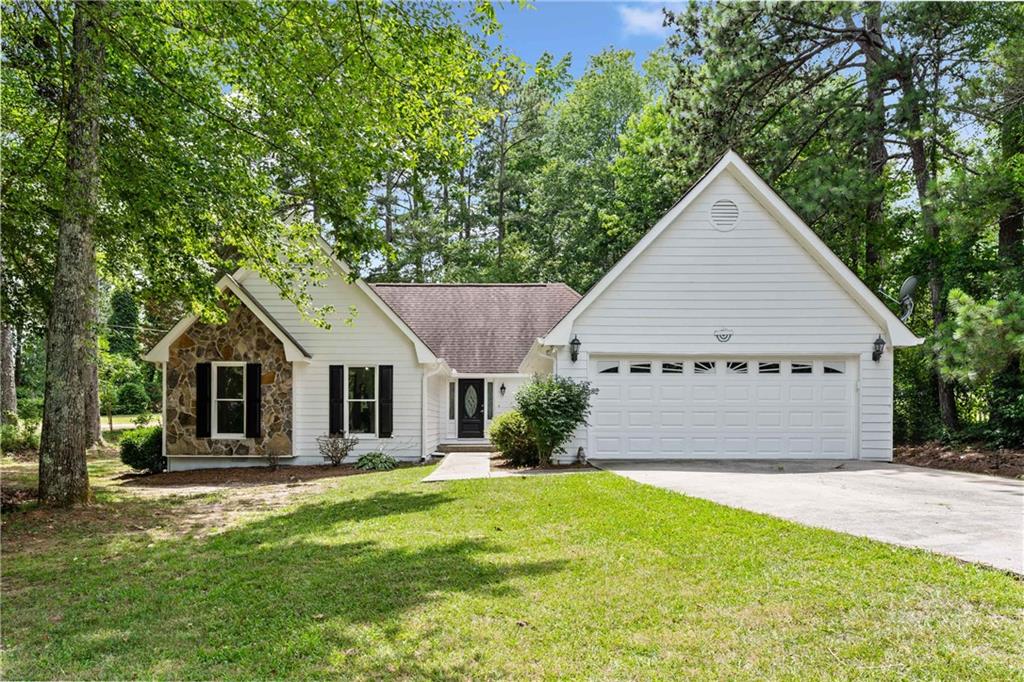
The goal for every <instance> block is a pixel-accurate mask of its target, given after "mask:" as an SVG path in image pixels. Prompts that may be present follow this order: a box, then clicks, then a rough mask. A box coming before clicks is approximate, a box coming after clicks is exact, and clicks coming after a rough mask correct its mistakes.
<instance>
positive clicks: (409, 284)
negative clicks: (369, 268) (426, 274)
mask: <svg viewBox="0 0 1024 682" xmlns="http://www.w3.org/2000/svg"><path fill="white" fill-rule="evenodd" d="M370 286H374V287H550V286H564V287H568V285H567V284H565V283H564V282H370Z"/></svg>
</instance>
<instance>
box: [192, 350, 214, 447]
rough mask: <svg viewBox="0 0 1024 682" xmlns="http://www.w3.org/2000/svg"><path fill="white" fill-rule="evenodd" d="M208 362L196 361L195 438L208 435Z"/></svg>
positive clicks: (209, 407)
mask: <svg viewBox="0 0 1024 682" xmlns="http://www.w3.org/2000/svg"><path fill="white" fill-rule="evenodd" d="M210 379H211V375H210V363H208V362H197V363H196V438H209V437H210V415H211V413H212V410H211V406H210Z"/></svg>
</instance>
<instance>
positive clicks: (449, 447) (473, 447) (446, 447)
mask: <svg viewBox="0 0 1024 682" xmlns="http://www.w3.org/2000/svg"><path fill="white" fill-rule="evenodd" d="M437 451H438V452H444V453H449V452H496V449H495V447H494V445H492V444H491V443H489V442H487V441H480V442H477V443H472V442H471V443H441V445H438V446H437Z"/></svg>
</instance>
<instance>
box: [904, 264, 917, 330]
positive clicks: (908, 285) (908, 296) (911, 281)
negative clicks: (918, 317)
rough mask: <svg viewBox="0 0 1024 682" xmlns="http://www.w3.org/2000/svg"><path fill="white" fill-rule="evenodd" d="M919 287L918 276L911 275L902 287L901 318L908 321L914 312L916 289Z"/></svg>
mask: <svg viewBox="0 0 1024 682" xmlns="http://www.w3.org/2000/svg"><path fill="white" fill-rule="evenodd" d="M915 289H917V277H915V276H914V275H911V276H910V277H907V278H906V279H905V280H904V281H903V286H901V287H900V307H901V308H902V310H901V311H900V319H901V320H903V321H904V322H906V321H907V320H909V319H910V316H911V315H913V314H914V290H915Z"/></svg>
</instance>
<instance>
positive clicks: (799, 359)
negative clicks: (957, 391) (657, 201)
mask: <svg viewBox="0 0 1024 682" xmlns="http://www.w3.org/2000/svg"><path fill="white" fill-rule="evenodd" d="M332 267H333V268H334V271H333V272H332V273H329V274H330V276H329V277H328V278H327V280H326V282H325V283H324V285H323V286H321V287H317V288H315V290H314V291H313V292H312V293H313V297H314V302H315V304H317V305H324V304H330V305H332V306H334V308H335V309H336V310H339V311H348V310H350V309H351V310H354V311H355V319H354V321H352V323H351V324H344V323H341V319H342V318H343V317H344V315H346V314H347V313H343V314H340V315H338V319H336V320H335V324H333V325H332V326H331V328H330V329H323V328H320V327H317V326H315V325H313V324H311V323H309V322H308V321H305V320H303V319H302V317H301V316H300V315H299V312H298V311H297V310H296V309H295V307H294V305H292V304H291V303H289V302H286V301H285V300H283V299H282V298H281V297H280V295H279V294H278V292H277V290H276V289H275V287H274V285H272V284H271V283H269V282H266V281H264V280H263V279H261V278H260V277H258V276H257V275H256V274H255V273H251V272H239V273H236V274H235V275H233V276H229V277H225V278H224V279H222V280H221V282H220V284H219V286H220V288H221V289H222V290H224V291H226V292H230V294H231V295H233V297H234V298H236V299H237V300H238V303H239V304H238V305H235V306H234V307H232V308H230V312H229V316H228V321H227V323H225V324H223V325H209V324H206V323H202V322H199V321H197V320H196V319H194V318H185V319H183V320H181V321H180V322H179V323H178V324H177V325H176V326H175V327H174V328H173V329H172V330H171V331H170V332H169V333H168V334H167V335H166V336H165V337H164V338H163V339H162V340H161V341H160V343H158V344H157V345H156V346H155V347H154V348H153V349H152V350H151V351H150V352H149V354H148V355H147V356H146V358H147V359H148V360H150V361H153V362H156V363H159V364H160V365H161V366H162V368H163V376H164V423H165V424H166V428H165V437H164V438H165V443H164V447H165V452H166V454H167V457H168V466H169V468H170V469H172V470H173V469H189V468H200V467H216V466H238V465H248V464H263V463H264V462H265V461H266V459H265V458H266V457H267V456H268V454H273V455H274V456H276V457H280V458H281V461H282V462H283V463H294V464H310V463H318V462H320V461H322V460H321V457H320V455H319V450H318V447H317V441H316V439H317V437H318V436H321V435H324V434H328V433H347V434H351V435H353V436H355V437H357V438H359V441H360V442H359V445H358V447H357V450H356V455H358V454H359V453H362V452H368V451H372V450H383V451H385V452H388V453H390V454H392V455H394V456H395V457H396V458H398V459H405V460H413V459H419V458H421V457H425V456H429V455H431V454H433V453H435V452H436V451H437V450H438V448H439V447H441V446H443V445H444V444H452V443H484V442H485V437H486V432H487V425H488V423H489V422H490V420H491V419H493V417H494V416H495V415H498V414H500V413H502V412H504V411H506V410H508V409H510V408H511V407H512V406H513V404H514V397H515V394H516V391H517V390H518V389H519V387H521V386H522V385H523V383H524V382H525V381H528V380H529V378H530V376H532V375H534V374H544V373H555V374H558V375H564V376H568V377H571V378H574V379H580V380H587V381H591V382H593V384H594V385H595V386H596V387H597V388H598V389H599V392H598V394H597V395H596V396H595V397H594V400H593V404H592V406H593V409H592V414H591V418H590V420H589V421H590V424H589V425H588V426H585V427H581V428H580V429H579V430H578V432H577V433H576V435H575V437H574V439H573V441H572V443H571V444H570V447H569V448H568V449H567V451H566V453H564V454H563V455H562V457H563V458H564V459H574V458H575V457H576V456H577V453H579V452H580V450H581V449H582V452H583V453H584V454H585V455H586V456H587V457H589V458H592V459H600V458H607V459H621V458H639V459H670V458H708V459H711V458H785V459H789V458H837V459H857V458H861V459H874V460H890V459H891V458H892V387H893V381H892V370H893V361H892V358H893V355H892V349H893V348H894V347H898V346H911V345H917V344H919V343H921V342H922V339H919V338H917V337H915V336H914V334H913V333H912V332H911V331H910V330H909V329H908V328H907V327H906V326H905V325H904V324H903V323H902V322H901V321H900V320H899V318H898V317H897V316H896V315H894V314H893V313H892V312H891V311H890V310H889V309H888V308H887V307H886V306H885V305H884V304H883V303H882V302H881V301H880V300H879V299H878V298H877V297H876V296H875V295H874V293H872V292H871V291H870V290H869V289H868V288H867V287H866V286H865V285H864V284H863V283H862V282H861V281H860V280H859V279H858V278H857V277H856V276H855V275H854V274H853V273H852V272H851V271H850V270H849V269H848V268H847V267H846V266H845V265H843V264H842V262H840V260H839V259H838V258H837V257H836V256H835V254H833V253H832V252H831V251H830V250H829V249H828V247H826V246H825V244H824V243H823V242H822V241H821V240H820V239H819V238H818V237H817V236H816V235H815V234H814V233H813V231H812V230H811V229H810V228H808V227H807V225H805V224H804V223H803V222H802V221H801V220H800V218H799V217H798V216H797V215H796V214H795V213H794V212H793V211H792V210H791V209H790V208H789V207H788V206H787V205H786V204H785V202H784V201H782V200H781V199H780V198H779V196H778V195H777V194H776V193H775V192H774V191H773V190H772V189H771V188H770V187H768V185H767V184H766V183H765V182H764V181H763V180H762V179H761V178H760V177H759V176H758V175H757V174H756V173H754V172H753V171H752V170H751V169H750V167H749V166H747V164H746V163H744V162H743V160H742V159H740V158H739V157H738V156H737V155H736V154H734V153H732V152H730V153H728V154H726V155H725V156H724V157H723V158H722V159H721V160H720V161H719V162H718V163H717V164H716V165H715V166H714V167H713V168H712V169H711V170H710V171H709V172H708V173H707V174H706V175H705V176H704V177H703V178H702V179H701V180H700V181H699V182H698V183H697V184H696V185H694V186H693V187H692V188H691V189H690V191H689V192H687V194H686V195H685V196H684V197H683V198H682V199H681V200H680V201H679V202H678V203H677V204H676V205H675V206H674V207H673V208H672V209H671V210H670V211H669V212H668V213H667V214H666V215H665V216H664V217H663V218H662V219H661V220H660V221H659V222H658V223H657V224H656V225H655V226H654V227H653V228H651V230H650V231H649V232H648V233H647V235H646V236H645V237H644V238H643V239H641V240H640V241H639V242H638V243H637V244H636V246H635V247H634V248H633V249H632V250H630V252H629V253H627V254H626V255H625V256H624V257H623V258H622V259H621V260H620V261H619V262H618V263H617V264H616V265H615V267H613V268H612V269H611V270H610V271H609V272H608V273H607V274H606V275H605V276H604V277H603V278H602V279H601V280H600V281H599V282H598V283H597V284H596V285H595V286H594V287H593V288H591V290H590V291H588V292H587V294H586V295H585V296H582V297H580V295H579V294H577V293H576V292H574V291H573V290H571V289H570V288H569V287H566V286H565V285H562V284H507V285H506V284H499V285H485V284H369V283H367V282H364V281H362V280H360V279H354V280H353V279H352V278H351V277H350V272H349V270H348V268H347V267H346V266H345V265H344V264H343V263H340V262H334V263H333V264H332Z"/></svg>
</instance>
